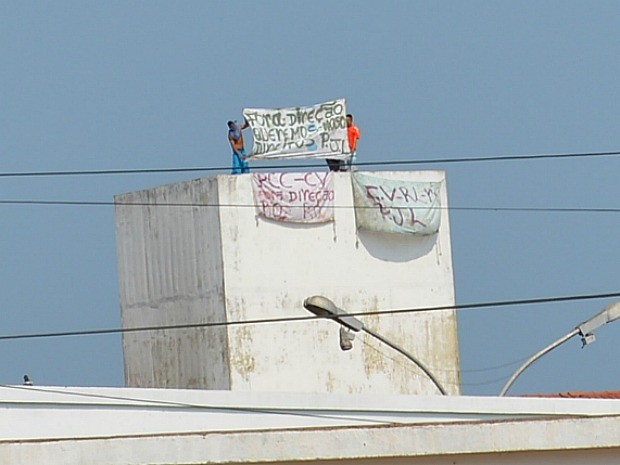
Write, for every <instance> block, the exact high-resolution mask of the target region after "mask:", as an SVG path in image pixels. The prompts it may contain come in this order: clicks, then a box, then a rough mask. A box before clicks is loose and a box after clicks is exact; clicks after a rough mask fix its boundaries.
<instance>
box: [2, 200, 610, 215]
mask: <svg viewBox="0 0 620 465" xmlns="http://www.w3.org/2000/svg"><path fill="white" fill-rule="evenodd" d="M0 205H39V206H45V205H56V206H94V207H100V206H103V207H114V206H116V207H118V206H123V207H169V208H170V207H184V208H259V207H260V205H257V204H252V203H250V204H233V203H229V204H225V203H187V202H169V203H159V202H114V201H105V200H102V201H98V200H10V199H0ZM329 208H334V209H343V210H346V209H377V208H379V207H377V206H365V205H333V206H331V207H329ZM408 208H409V207H392V206H390V209H393V210H398V209H408ZM434 208H437V209H439V210H449V211H480V212H488V211H496V212H539V213H620V208H611V207H610V208H576V207H455V206H449V207H444V206H439V207H434Z"/></svg>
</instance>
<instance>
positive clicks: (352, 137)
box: [327, 114, 362, 171]
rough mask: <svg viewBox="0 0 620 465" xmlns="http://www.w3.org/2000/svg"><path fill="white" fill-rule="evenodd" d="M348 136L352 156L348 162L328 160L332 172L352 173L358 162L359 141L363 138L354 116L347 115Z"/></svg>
mask: <svg viewBox="0 0 620 465" xmlns="http://www.w3.org/2000/svg"><path fill="white" fill-rule="evenodd" d="M347 136H348V139H349V152H350V153H351V156H350V157H349V158H348V159H347V160H346V162H345V161H344V160H336V159H331V158H328V159H327V164H328V165H329V170H330V171H350V170H351V169H352V164H354V163H355V161H356V153H355V152H356V150H357V141H358V140H359V139H361V138H362V133H361V132H360V129H359V128H358V127H357V126H355V125H354V124H353V115H351V114H348V115H347Z"/></svg>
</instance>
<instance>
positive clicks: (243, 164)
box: [232, 150, 250, 174]
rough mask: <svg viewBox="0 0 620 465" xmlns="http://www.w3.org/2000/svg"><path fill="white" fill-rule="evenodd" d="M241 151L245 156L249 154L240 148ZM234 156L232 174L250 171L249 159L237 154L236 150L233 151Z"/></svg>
mask: <svg viewBox="0 0 620 465" xmlns="http://www.w3.org/2000/svg"><path fill="white" fill-rule="evenodd" d="M239 152H241V153H242V154H243V155H244V156H247V153H245V150H239ZM232 157H233V159H232V163H233V166H232V174H243V173H249V172H250V165H248V162H247V161H245V160H244V159H243V158H241V157H240V156H239V155H237V153H236V152H233V154H232Z"/></svg>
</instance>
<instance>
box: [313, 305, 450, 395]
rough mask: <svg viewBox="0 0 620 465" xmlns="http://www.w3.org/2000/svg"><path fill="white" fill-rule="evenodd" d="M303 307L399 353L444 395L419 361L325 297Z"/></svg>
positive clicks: (439, 385)
mask: <svg viewBox="0 0 620 465" xmlns="http://www.w3.org/2000/svg"><path fill="white" fill-rule="evenodd" d="M304 307H305V308H306V310H308V311H310V312H312V313H314V314H315V315H316V316H319V317H322V318H328V319H330V320H334V321H337V322H338V323H340V324H341V325H343V326H346V327H347V328H349V329H351V330H353V331H355V332H359V331H364V332H365V333H366V334H369V335H370V336H372V337H374V338H375V339H378V340H379V341H381V342H383V343H384V344H386V345H388V346H390V347H391V348H392V349H394V350H396V351H397V352H399V353H401V354H402V355H404V356H405V357H407V358H408V359H409V360H411V361H412V362H413V363H415V364H416V365H417V366H418V367H419V368H420V369H421V370H422V371H423V372H424V373H425V374H426V376H428V377H429V378H430V379H431V381H432V382H433V384H435V386H437V389H439V392H441V393H442V394H443V395H444V396H445V395H446V390H445V389H444V388H443V386H442V385H441V384H440V383H439V381H437V379H436V378H435V376H433V374H432V373H431V372H430V371H429V369H428V368H426V367H425V366H424V364H423V363H422V362H421V361H419V360H418V359H417V358H415V357H414V356H413V355H411V354H410V353H409V352H407V351H406V350H405V349H403V348H402V347H400V346H398V345H397V344H394V343H393V342H391V341H389V340H387V339H386V338H384V337H383V336H381V335H380V334H377V333H375V332H374V331H372V330H370V329H368V328H367V327H366V326H364V323H362V322H361V321H360V320H358V319H357V318H355V317H353V316H351V315H349V314H348V313H347V312H345V311H344V310H343V309H341V308H339V307H337V306H336V304H334V303H333V302H332V301H331V300H329V299H328V298H327V297H323V296H321V295H315V296H312V297H308V298H307V299H305V300H304Z"/></svg>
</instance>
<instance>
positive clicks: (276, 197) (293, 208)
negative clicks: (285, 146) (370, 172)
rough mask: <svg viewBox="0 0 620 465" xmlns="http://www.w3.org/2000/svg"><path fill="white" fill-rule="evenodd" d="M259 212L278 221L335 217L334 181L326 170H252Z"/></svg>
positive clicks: (303, 221) (319, 219)
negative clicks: (291, 171) (312, 171)
mask: <svg viewBox="0 0 620 465" xmlns="http://www.w3.org/2000/svg"><path fill="white" fill-rule="evenodd" d="M252 190H253V192H254V204H255V205H256V209H257V213H258V214H259V215H262V216H264V217H265V218H269V219H271V220H276V221H286V222H293V223H325V222H327V221H333V220H334V183H333V180H332V176H331V173H330V172H326V173H271V174H269V173H252Z"/></svg>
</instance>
